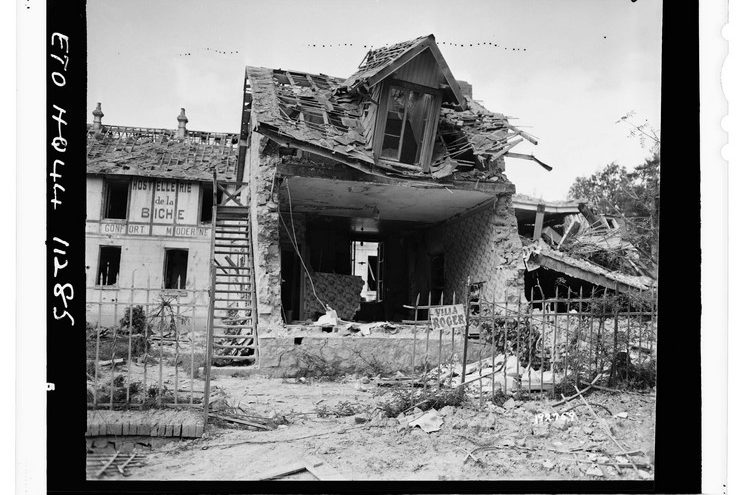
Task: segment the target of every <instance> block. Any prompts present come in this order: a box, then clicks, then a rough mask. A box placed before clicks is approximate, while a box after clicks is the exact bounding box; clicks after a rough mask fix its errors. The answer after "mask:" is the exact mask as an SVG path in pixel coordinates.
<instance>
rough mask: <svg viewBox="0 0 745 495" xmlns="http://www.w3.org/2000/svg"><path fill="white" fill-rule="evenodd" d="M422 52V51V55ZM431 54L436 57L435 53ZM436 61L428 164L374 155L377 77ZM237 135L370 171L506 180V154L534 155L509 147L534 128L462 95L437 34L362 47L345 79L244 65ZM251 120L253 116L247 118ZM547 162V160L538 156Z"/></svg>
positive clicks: (528, 136) (524, 156) (381, 78)
mask: <svg viewBox="0 0 745 495" xmlns="http://www.w3.org/2000/svg"><path fill="white" fill-rule="evenodd" d="M420 57H425V58H420ZM432 59H433V61H432ZM427 62H429V63H430V64H436V67H438V68H439V69H440V74H441V76H442V78H441V80H440V81H436V82H437V83H439V87H440V89H442V90H443V102H442V106H441V109H440V114H439V121H438V123H437V137H436V140H435V142H434V149H433V153H432V163H431V166H430V167H429V170H426V171H424V170H422V169H421V168H420V167H416V166H412V165H406V164H403V163H391V162H388V161H383V160H380V159H379V157H377V156H375V153H374V151H373V149H374V147H373V144H372V136H371V135H372V133H373V129H374V125H373V124H371V122H370V121H371V120H374V118H372V117H370V116H369V113H370V109H371V106H373V105H375V104H376V102H375V99H374V94H373V93H374V91H375V89H376V88H375V85H376V84H378V83H379V82H380V81H382V80H383V79H385V78H386V77H389V76H391V75H392V74H394V73H396V71H399V73H400V71H402V70H404V69H402V67H403V66H404V65H406V64H414V65H416V64H422V63H427ZM243 115H244V117H243V122H242V126H241V128H242V129H241V133H242V136H241V137H242V138H247V137H248V136H247V134H248V131H249V130H254V131H257V132H259V133H261V134H263V135H266V136H268V137H270V138H271V139H273V140H275V141H277V142H279V143H281V144H284V145H287V146H292V147H296V148H300V149H303V150H305V151H309V152H312V153H316V154H320V155H322V156H327V157H329V158H332V159H334V160H337V161H339V162H342V163H345V164H347V165H349V166H351V167H354V168H356V169H358V170H362V171H364V172H366V173H368V174H373V175H389V176H400V177H407V178H432V179H444V178H446V177H451V178H456V179H472V180H491V181H506V178H505V177H504V175H503V174H502V171H503V170H504V166H503V161H502V160H503V158H504V157H505V156H513V157H517V158H527V159H532V160H535V161H537V162H538V160H537V159H535V157H533V156H532V155H522V154H517V153H511V152H510V150H511V149H512V148H513V147H514V146H516V145H517V144H518V143H520V142H522V141H523V140H527V141H529V142H531V143H533V144H537V141H536V139H535V138H534V137H533V136H530V135H529V134H527V133H525V132H523V131H521V130H519V129H517V128H516V127H515V126H513V125H511V124H510V123H509V121H508V118H507V117H505V116H504V115H502V114H500V113H495V112H491V111H489V110H487V109H486V108H484V107H483V106H481V105H480V104H478V103H477V102H475V101H473V100H472V99H471V98H469V97H467V96H464V95H463V94H462V92H461V89H460V86H459V84H458V83H457V81H456V80H455V79H454V78H453V76H452V73H451V72H450V69H449V68H448V67H447V64H446V63H445V61H444V59H443V58H442V55H441V54H440V51H439V49H438V48H437V44H436V42H435V39H434V36H433V35H429V36H424V37H420V38H416V39H414V40H411V41H406V42H402V43H396V44H394V45H390V46H387V47H383V48H379V49H376V50H372V51H370V52H368V53H367V55H366V56H365V59H364V60H363V62H362V64H361V65H360V66H359V68H358V70H357V71H356V72H355V73H354V74H353V75H352V76H350V77H348V78H346V79H342V78H338V77H332V76H328V75H325V74H310V73H306V72H299V71H290V70H283V69H268V68H263V67H246V80H245V95H244V114H243ZM249 120H250V122H249ZM538 163H539V164H541V166H543V167H544V168H546V169H548V170H550V169H551V168H550V167H548V166H547V165H545V164H542V163H541V162H538Z"/></svg>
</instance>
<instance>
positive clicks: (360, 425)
mask: <svg viewBox="0 0 745 495" xmlns="http://www.w3.org/2000/svg"><path fill="white" fill-rule="evenodd" d="M365 382H366V383H365ZM213 383H214V385H215V386H216V387H219V389H221V390H222V391H224V392H225V397H226V401H227V402H228V404H230V406H231V407H236V406H238V405H240V407H241V408H242V409H243V410H245V411H246V412H247V413H249V414H251V415H256V416H263V417H276V418H282V417H283V418H284V419H285V420H286V424H281V425H280V426H279V427H278V428H277V429H274V430H270V431H253V430H250V429H248V427H241V426H238V425H235V424H232V423H225V422H218V423H214V424H212V426H211V427H210V429H209V432H208V433H206V434H205V435H204V436H203V437H202V438H200V439H195V440H181V441H167V440H166V439H162V440H161V441H160V442H158V443H157V444H155V443H153V447H152V449H151V450H145V452H146V453H147V457H146V462H145V463H144V466H142V467H138V468H135V469H133V470H132V471H131V475H130V476H128V477H127V479H137V480H205V479H207V480H208V479H217V480H256V479H260V478H262V477H263V476H265V475H267V473H272V472H275V471H276V470H277V469H280V468H282V467H283V466H289V465H291V464H292V463H293V462H295V461H304V460H307V459H313V460H314V461H315V462H317V461H319V460H320V461H323V462H324V468H325V469H326V470H327V471H328V472H332V473H334V474H335V476H337V477H338V478H341V479H353V480H388V479H395V480H445V479H447V480H472V479H509V480H518V479H609V480H613V479H651V478H652V477H653V475H654V471H653V468H652V464H653V463H654V416H655V415H654V395H653V393H644V394H642V393H633V392H624V393H608V392H599V391H593V392H592V393H589V392H588V393H587V394H585V395H586V398H587V400H588V401H589V402H590V404H591V405H592V407H593V409H594V411H595V412H596V414H597V415H598V417H599V418H601V421H602V422H603V423H605V424H606V425H607V426H609V427H610V431H611V433H612V435H613V437H614V438H615V439H616V440H617V441H618V442H619V443H620V445H621V446H622V447H623V449H624V450H625V451H626V452H632V453H633V451H636V453H633V455H628V456H626V457H623V456H622V454H621V449H620V448H619V447H618V446H617V445H616V444H615V443H614V442H613V441H612V440H611V439H610V438H609V436H608V435H607V434H606V433H605V431H606V430H605V426H604V425H602V424H600V422H599V421H598V420H597V419H596V418H595V416H593V414H592V413H591V412H590V411H589V410H588V408H587V407H586V406H585V405H584V404H583V403H582V401H581V400H579V399H575V400H573V401H571V402H569V403H568V404H564V405H562V406H560V407H557V408H553V409H552V408H551V406H550V404H551V402H552V401H549V400H548V399H546V398H534V400H530V401H527V402H524V401H514V400H513V401H510V402H507V403H505V404H504V406H505V407H504V408H503V407H499V406H497V405H495V404H492V403H489V402H487V401H484V403H483V404H482V406H481V407H479V402H478V400H477V399H475V398H473V399H469V400H467V401H466V402H465V403H464V404H463V405H462V406H460V407H455V408H453V407H452V406H446V407H445V408H441V410H440V413H439V414H440V415H441V416H442V421H443V422H442V425H441V427H440V429H439V431H434V432H431V433H425V432H424V431H422V430H421V429H420V428H419V427H411V426H407V425H402V424H400V422H399V421H398V420H396V419H395V418H382V419H380V416H381V412H380V411H379V409H378V410H376V406H377V405H378V404H380V403H382V402H385V401H386V400H387V398H389V397H390V395H391V394H392V393H393V392H392V389H391V388H390V387H380V386H377V385H376V383H375V381H368V380H366V379H358V378H355V377H347V378H345V379H342V380H341V381H334V382H329V381H317V380H313V379H308V380H306V381H305V382H301V381H297V380H295V379H289V380H287V379H269V378H260V377H251V378H233V377H218V378H217V379H214V380H213ZM570 408H572V409H571V411H568V410H569V409H570ZM604 408H607V409H608V410H609V411H610V413H612V414H610V413H609V412H608V411H606V410H605V409H604ZM376 411H377V412H376ZM562 411H567V414H565V415H564V418H562V419H558V420H556V417H555V416H553V417H548V418H544V419H547V420H546V421H544V422H541V423H540V424H536V414H539V413H545V412H558V413H560V412H562ZM334 412H336V413H340V414H351V413H353V412H357V414H355V415H350V416H338V417H337V416H335V415H334V414H333V413H334ZM572 413H574V414H572ZM619 413H620V414H619ZM414 417H416V416H410V417H409V418H408V419H409V420H410V419H413V418H414ZM241 428H243V429H241ZM133 440H134V439H133ZM630 460H633V461H634V462H635V463H637V465H638V466H637V469H638V470H635V469H634V468H633V465H631V464H630V463H629V461H630ZM614 464H617V465H618V467H616V466H614ZM619 471H620V472H619ZM306 474H307V473H306ZM117 476H118V475H117ZM104 479H113V478H111V477H108V478H104Z"/></svg>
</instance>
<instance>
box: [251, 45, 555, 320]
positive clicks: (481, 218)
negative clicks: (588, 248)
mask: <svg viewBox="0 0 745 495" xmlns="http://www.w3.org/2000/svg"><path fill="white" fill-rule="evenodd" d="M241 139H242V140H243V139H245V140H246V142H247V145H248V149H249V151H248V153H247V164H246V171H247V177H246V180H247V181H248V183H249V188H250V194H249V196H250V198H251V205H250V206H251V208H250V210H251V221H252V225H253V231H254V233H255V235H254V238H253V243H254V246H253V247H254V252H255V253H256V257H255V260H254V263H255V271H256V282H257V284H256V285H257V303H258V308H257V309H258V324H259V332H260V333H261V332H272V331H275V330H278V329H280V328H282V327H283V325H284V324H288V323H293V322H311V321H314V320H315V319H317V318H318V317H319V316H320V315H323V314H324V313H325V311H326V308H332V309H334V310H335V311H336V312H337V314H338V316H339V317H340V318H342V319H343V320H361V321H378V320H385V321H391V322H395V321H401V320H405V319H407V318H411V313H412V311H411V310H409V309H407V308H405V306H407V305H411V304H412V303H413V302H414V301H415V299H416V297H417V294H420V295H424V294H428V293H430V292H431V294H432V298H433V300H434V301H435V302H438V301H439V300H440V298H443V300H444V301H447V302H450V301H451V300H452V298H453V294H456V299H457V300H458V301H462V300H463V297H464V296H463V292H464V290H465V287H466V283H467V281H468V280H469V279H470V280H471V281H483V286H482V289H481V293H482V295H483V296H485V297H491V296H492V295H493V294H495V293H498V294H500V295H501V294H503V293H504V291H505V289H510V288H521V287H522V286H523V269H524V263H523V259H522V244H521V241H520V237H519V236H518V232H517V222H516V218H515V213H514V210H513V206H512V196H513V194H514V193H515V186H514V185H513V184H512V183H511V182H510V181H509V180H508V178H507V177H506V175H505V158H506V157H516V158H527V159H531V160H535V161H536V162H538V160H536V159H535V158H534V157H532V155H525V154H518V153H514V152H512V151H511V150H512V149H513V148H514V147H515V146H516V145H518V144H519V143H521V142H523V141H528V142H531V143H534V144H535V143H536V142H537V141H536V140H535V138H534V137H532V136H530V135H529V134H527V133H525V132H523V131H521V130H520V129H518V128H516V127H514V126H513V125H511V124H510V123H509V121H508V119H507V118H506V117H505V116H504V115H502V114H499V113H494V112H491V111H489V110H487V109H486V108H484V107H483V106H481V105H480V104H479V103H478V102H476V101H474V100H473V98H472V95H471V93H470V85H468V84H467V83H463V82H458V81H457V80H456V79H455V78H454V76H453V74H452V73H451V71H450V69H449V68H448V65H447V63H446V62H445V60H444V59H443V57H442V54H441V53H440V51H439V49H438V47H437V44H436V42H435V39H434V37H433V36H431V35H430V36H425V37H421V38H417V39H414V40H411V41H407V42H403V43H397V44H394V45H391V46H387V47H384V48H380V49H376V50H372V51H370V52H368V53H367V55H366V56H365V57H364V60H363V61H362V63H361V64H360V65H359V67H358V69H357V71H356V72H355V73H354V74H352V75H351V76H349V77H347V78H337V77H331V76H327V75H324V74H308V73H304V72H296V71H290V70H282V69H267V68H258V67H247V68H246V84H245V98H244V109H243V119H242V123H241ZM538 163H539V164H540V165H541V166H543V167H546V168H549V169H550V167H548V166H547V165H545V164H542V163H541V162H538ZM370 245H372V246H374V249H375V254H374V255H372V256H371V255H370V251H369V246H370ZM363 246H366V247H367V250H366V253H367V254H366V255H365V258H366V260H367V265H368V266H367V271H366V272H365V273H366V276H365V277H360V276H358V275H355V273H356V271H355V265H356V263H357V262H358V261H359V256H357V255H356V253H357V252H358V251H359V248H360V247H363ZM366 260H363V262H364V261H366ZM370 285H373V286H374V287H373V290H372V291H370V290H369V289H370ZM363 286H367V288H368V293H370V292H374V294H375V298H374V300H363V299H362V298H361V291H362V288H363Z"/></svg>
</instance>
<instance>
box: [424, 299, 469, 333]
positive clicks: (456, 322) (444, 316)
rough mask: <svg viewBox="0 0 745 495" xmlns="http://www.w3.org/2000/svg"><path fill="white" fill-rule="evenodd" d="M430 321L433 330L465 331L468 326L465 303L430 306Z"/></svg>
mask: <svg viewBox="0 0 745 495" xmlns="http://www.w3.org/2000/svg"><path fill="white" fill-rule="evenodd" d="M429 321H430V323H431V324H432V329H433V330H439V329H442V330H448V331H449V330H451V329H452V330H454V331H459V330H460V331H464V330H465V328H466V310H465V306H464V305H463V304H453V305H450V306H435V307H433V308H430V309H429Z"/></svg>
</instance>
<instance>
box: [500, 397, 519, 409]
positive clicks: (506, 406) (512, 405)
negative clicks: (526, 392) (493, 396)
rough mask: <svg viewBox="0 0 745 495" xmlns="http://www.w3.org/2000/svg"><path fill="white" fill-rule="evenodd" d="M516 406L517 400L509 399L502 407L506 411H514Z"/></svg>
mask: <svg viewBox="0 0 745 495" xmlns="http://www.w3.org/2000/svg"><path fill="white" fill-rule="evenodd" d="M515 406H516V404H515V399H512V398H510V399H507V400H506V401H505V402H504V404H502V407H503V408H504V409H514V408H515Z"/></svg>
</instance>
